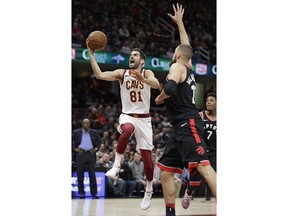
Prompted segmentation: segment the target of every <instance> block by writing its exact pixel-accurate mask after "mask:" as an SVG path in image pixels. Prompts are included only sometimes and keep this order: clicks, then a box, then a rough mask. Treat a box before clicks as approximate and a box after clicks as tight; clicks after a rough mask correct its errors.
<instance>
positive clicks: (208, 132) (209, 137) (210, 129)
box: [202, 111, 217, 150]
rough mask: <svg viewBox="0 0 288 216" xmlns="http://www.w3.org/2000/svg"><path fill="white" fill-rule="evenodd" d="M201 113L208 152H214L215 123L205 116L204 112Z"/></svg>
mask: <svg viewBox="0 0 288 216" xmlns="http://www.w3.org/2000/svg"><path fill="white" fill-rule="evenodd" d="M202 113H203V123H204V138H205V143H206V146H207V149H208V150H216V132H217V122H216V121H211V120H210V119H209V118H208V116H207V115H206V113H205V111H202Z"/></svg>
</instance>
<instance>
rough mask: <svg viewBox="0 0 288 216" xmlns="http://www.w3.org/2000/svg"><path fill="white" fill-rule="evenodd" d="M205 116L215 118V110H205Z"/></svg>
mask: <svg viewBox="0 0 288 216" xmlns="http://www.w3.org/2000/svg"><path fill="white" fill-rule="evenodd" d="M207 115H208V116H211V117H213V118H216V116H217V114H216V110H207Z"/></svg>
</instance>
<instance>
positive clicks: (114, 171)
mask: <svg viewBox="0 0 288 216" xmlns="http://www.w3.org/2000/svg"><path fill="white" fill-rule="evenodd" d="M119 171H120V167H116V166H113V167H112V168H111V169H110V170H108V171H107V172H106V173H105V176H107V177H110V178H112V179H116V178H117V176H118V174H119Z"/></svg>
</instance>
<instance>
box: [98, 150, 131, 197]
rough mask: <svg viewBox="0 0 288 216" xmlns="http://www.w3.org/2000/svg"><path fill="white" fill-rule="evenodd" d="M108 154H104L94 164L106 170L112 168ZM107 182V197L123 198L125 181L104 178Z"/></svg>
mask: <svg viewBox="0 0 288 216" xmlns="http://www.w3.org/2000/svg"><path fill="white" fill-rule="evenodd" d="M110 158H111V156H110V154H108V153H105V154H104V155H103V156H102V158H100V160H99V161H98V162H97V163H96V164H97V166H98V167H104V168H107V170H109V169H111V168H112V166H113V163H112V162H111V161H110ZM106 181H107V184H106V185H107V193H108V195H111V196H114V197H123V196H124V192H125V185H126V183H125V181H124V180H123V179H122V178H117V179H114V180H113V179H111V178H106Z"/></svg>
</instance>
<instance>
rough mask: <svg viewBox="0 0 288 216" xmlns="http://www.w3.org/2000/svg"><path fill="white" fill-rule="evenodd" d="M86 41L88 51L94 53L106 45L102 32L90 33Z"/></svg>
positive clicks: (105, 38)
mask: <svg viewBox="0 0 288 216" xmlns="http://www.w3.org/2000/svg"><path fill="white" fill-rule="evenodd" d="M87 41H88V46H89V47H90V49H92V50H95V51H99V50H103V49H104V48H105V47H106V45H107V37H106V35H105V34H104V33H103V32H102V31H93V32H91V33H90V34H89V36H88V38H87Z"/></svg>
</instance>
